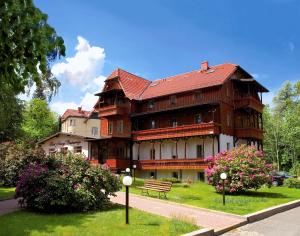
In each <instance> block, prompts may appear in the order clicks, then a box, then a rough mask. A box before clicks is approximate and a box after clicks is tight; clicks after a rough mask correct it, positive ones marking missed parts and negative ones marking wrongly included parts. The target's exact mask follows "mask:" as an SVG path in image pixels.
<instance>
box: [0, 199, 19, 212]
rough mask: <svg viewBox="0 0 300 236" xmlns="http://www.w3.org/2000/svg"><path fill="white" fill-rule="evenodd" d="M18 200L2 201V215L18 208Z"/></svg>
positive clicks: (0, 202) (0, 208)
mask: <svg viewBox="0 0 300 236" xmlns="http://www.w3.org/2000/svg"><path fill="white" fill-rule="evenodd" d="M18 209H19V207H18V200H17V199H10V200H4V201H0V215H4V214H6V213H9V212H12V211H16V210H18Z"/></svg>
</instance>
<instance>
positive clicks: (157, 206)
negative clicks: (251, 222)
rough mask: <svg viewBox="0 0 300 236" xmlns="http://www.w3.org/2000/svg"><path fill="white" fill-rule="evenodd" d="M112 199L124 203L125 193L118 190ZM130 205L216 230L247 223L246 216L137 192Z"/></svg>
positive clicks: (130, 200) (132, 195)
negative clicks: (172, 201)
mask: <svg viewBox="0 0 300 236" xmlns="http://www.w3.org/2000/svg"><path fill="white" fill-rule="evenodd" d="M111 201H112V202H115V203H118V204H122V205H124V204H125V193H123V192H118V193H117V196H116V197H112V198H111ZM129 206H130V207H132V208H137V209H139V210H142V211H146V212H150V213H153V214H157V215H161V216H165V217H169V218H174V217H175V218H179V219H186V220H188V221H191V222H192V223H194V224H197V225H198V226H201V227H205V228H213V229H215V231H219V230H222V229H224V228H227V227H230V226H233V225H237V224H243V223H245V218H244V217H242V216H238V215H233V214H227V213H222V212H216V211H210V210H206V209H202V208H198V207H190V206H186V205H181V204H177V203H171V202H167V201H164V200H159V199H154V198H149V197H143V196H138V195H135V194H130V196H129Z"/></svg>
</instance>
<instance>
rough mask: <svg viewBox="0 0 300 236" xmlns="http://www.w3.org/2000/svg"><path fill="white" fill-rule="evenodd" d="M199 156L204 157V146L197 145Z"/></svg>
mask: <svg viewBox="0 0 300 236" xmlns="http://www.w3.org/2000/svg"><path fill="white" fill-rule="evenodd" d="M197 158H203V146H202V145H197Z"/></svg>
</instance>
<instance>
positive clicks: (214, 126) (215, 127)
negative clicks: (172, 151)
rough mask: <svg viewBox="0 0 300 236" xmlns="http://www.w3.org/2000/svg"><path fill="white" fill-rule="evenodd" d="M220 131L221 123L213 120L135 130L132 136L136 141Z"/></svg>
mask: <svg viewBox="0 0 300 236" xmlns="http://www.w3.org/2000/svg"><path fill="white" fill-rule="evenodd" d="M219 133H220V124H218V123H213V122H211V123H201V124H192V125H181V126H177V127H167V128H157V129H147V130H140V131H133V132H132V138H133V140H134V141H143V140H154V139H167V138H183V137H192V136H203V135H215V134H219Z"/></svg>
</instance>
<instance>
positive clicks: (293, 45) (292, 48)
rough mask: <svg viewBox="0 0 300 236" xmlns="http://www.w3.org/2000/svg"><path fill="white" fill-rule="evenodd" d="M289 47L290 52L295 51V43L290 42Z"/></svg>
mask: <svg viewBox="0 0 300 236" xmlns="http://www.w3.org/2000/svg"><path fill="white" fill-rule="evenodd" d="M288 48H289V52H290V53H293V52H294V50H295V44H294V43H293V42H289V44H288Z"/></svg>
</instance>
